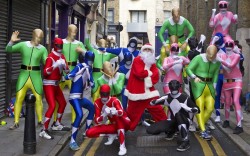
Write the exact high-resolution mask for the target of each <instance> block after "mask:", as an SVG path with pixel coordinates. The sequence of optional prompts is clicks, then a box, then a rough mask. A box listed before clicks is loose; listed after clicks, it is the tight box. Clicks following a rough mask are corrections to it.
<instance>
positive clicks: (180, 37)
mask: <svg viewBox="0 0 250 156" xmlns="http://www.w3.org/2000/svg"><path fill="white" fill-rule="evenodd" d="M168 36H169V37H171V36H173V35H170V34H168ZM182 37H184V34H182V35H181V36H178V38H182Z"/></svg>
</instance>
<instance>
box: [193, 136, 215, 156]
mask: <svg viewBox="0 0 250 156" xmlns="http://www.w3.org/2000/svg"><path fill="white" fill-rule="evenodd" d="M194 136H195V137H196V139H197V140H198V141H199V143H200V145H201V147H202V150H203V153H204V155H205V156H213V155H214V154H213V152H212V150H211V148H210V147H209V145H208V143H207V141H206V140H203V139H201V138H200V136H199V135H197V134H196V133H194ZM213 139H214V138H213Z"/></svg>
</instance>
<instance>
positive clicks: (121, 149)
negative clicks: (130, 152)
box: [118, 146, 127, 155]
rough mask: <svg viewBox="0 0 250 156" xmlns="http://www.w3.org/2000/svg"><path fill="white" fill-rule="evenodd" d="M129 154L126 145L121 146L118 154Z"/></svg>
mask: <svg viewBox="0 0 250 156" xmlns="http://www.w3.org/2000/svg"><path fill="white" fill-rule="evenodd" d="M125 154H127V149H126V147H123V146H120V151H119V152H118V155H125Z"/></svg>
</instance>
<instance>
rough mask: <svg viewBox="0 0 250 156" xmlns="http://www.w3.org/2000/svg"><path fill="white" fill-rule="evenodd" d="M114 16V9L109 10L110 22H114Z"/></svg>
mask: <svg viewBox="0 0 250 156" xmlns="http://www.w3.org/2000/svg"><path fill="white" fill-rule="evenodd" d="M113 16H114V12H113V10H109V11H108V21H109V22H114V21H113Z"/></svg>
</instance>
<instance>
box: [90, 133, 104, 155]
mask: <svg viewBox="0 0 250 156" xmlns="http://www.w3.org/2000/svg"><path fill="white" fill-rule="evenodd" d="M102 139H103V137H99V138H97V139H96V140H95V142H94V144H93V145H92V146H91V148H90V149H89V151H88V153H87V155H86V156H94V155H95V152H96V150H97V148H98V147H99V146H100V143H101V142H102Z"/></svg>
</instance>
